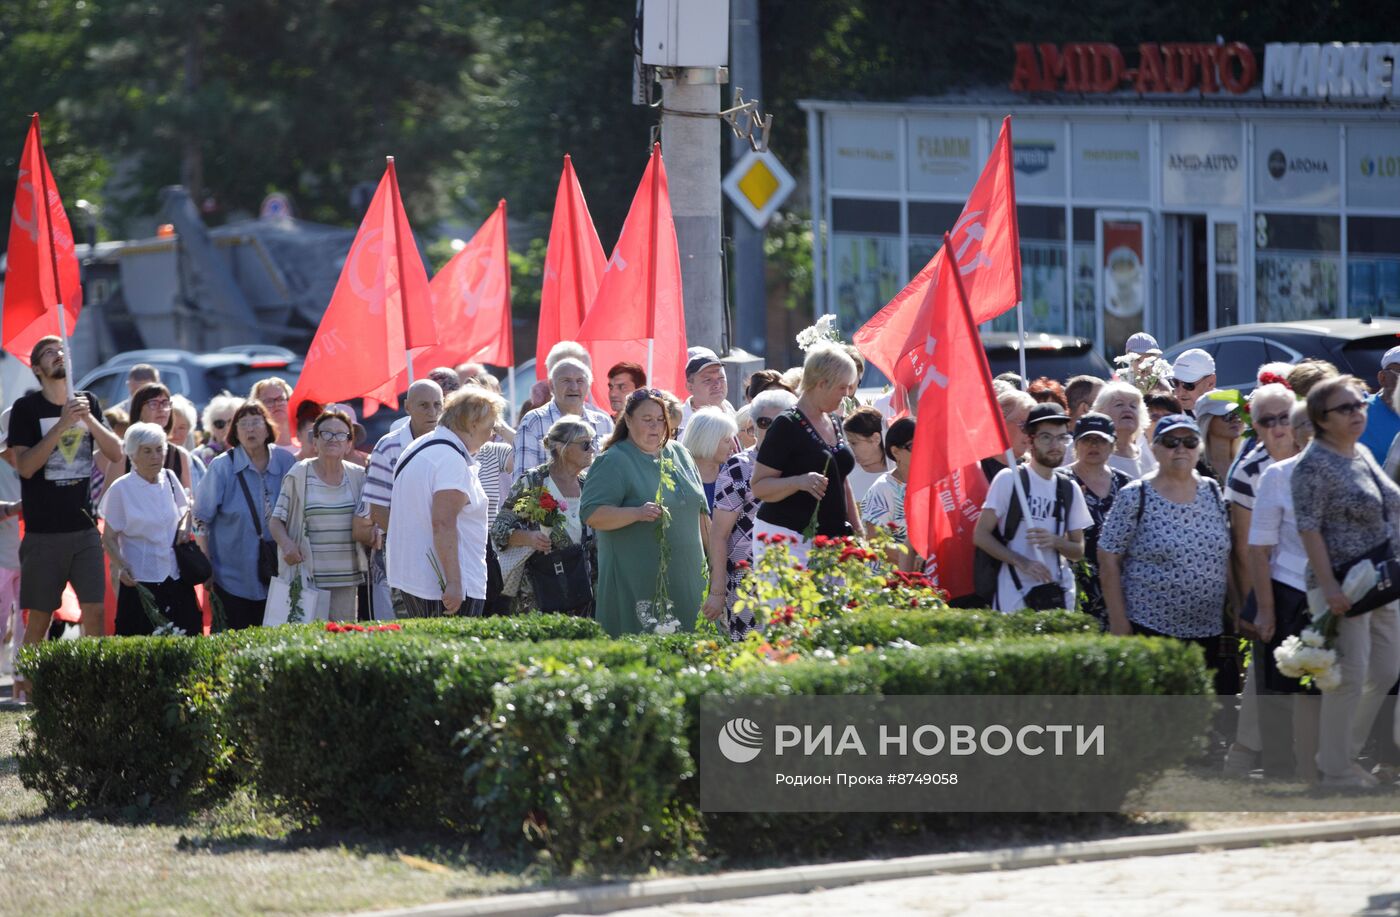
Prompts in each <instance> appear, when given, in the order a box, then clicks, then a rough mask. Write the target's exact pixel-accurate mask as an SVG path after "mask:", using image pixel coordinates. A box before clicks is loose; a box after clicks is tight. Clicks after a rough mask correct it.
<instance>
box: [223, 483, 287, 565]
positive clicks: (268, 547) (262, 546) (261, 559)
mask: <svg viewBox="0 0 1400 917" xmlns="http://www.w3.org/2000/svg"><path fill="white" fill-rule="evenodd" d="M233 476H234V477H236V478H238V486H239V487H241V488H243V499H244V500H247V501H248V514H249V515H250V516H252V517H253V528H254V529H255V530H256V531H257V533H258V582H260V583H262V584H263V585H264V586H266V585H267V584H268V583H270V582H272V578H273V577H274V576H276V575H277V542H275V541H272V540H271V539H268V538H264V537H263V527H262V517H261V516H260V515H259V514H258V510H257V507H256V506H255V505H254V503H253V494H252V493H251V492H250V491H249V490H248V482H247V481H245V480H243V475H241V474H239V473H238V472H236V471H235V472H234V473H233Z"/></svg>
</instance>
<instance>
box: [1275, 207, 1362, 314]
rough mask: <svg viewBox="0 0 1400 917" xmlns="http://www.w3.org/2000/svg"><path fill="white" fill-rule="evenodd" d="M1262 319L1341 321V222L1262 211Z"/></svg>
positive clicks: (1332, 219)
mask: <svg viewBox="0 0 1400 917" xmlns="http://www.w3.org/2000/svg"><path fill="white" fill-rule="evenodd" d="M1254 234H1255V238H1254V242H1255V257H1254V277H1255V284H1254V288H1255V306H1256V315H1257V317H1258V320H1259V321H1261V322H1292V321H1299V320H1301V319H1309V318H1336V317H1337V315H1338V314H1339V311H1340V309H1339V307H1340V305H1341V303H1340V295H1339V290H1338V282H1339V277H1340V274H1341V263H1342V259H1341V220H1340V219H1339V218H1338V217H1335V216H1306V215H1297V214H1278V213H1260V214H1256V215H1255V218H1254Z"/></svg>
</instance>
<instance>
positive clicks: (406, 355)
mask: <svg viewBox="0 0 1400 917" xmlns="http://www.w3.org/2000/svg"><path fill="white" fill-rule="evenodd" d="M384 164H385V166H386V168H388V170H389V171H390V172H391V173H392V174H393V180H392V181H390V182H389V190H390V191H392V192H393V194H394V214H393V216H394V260H396V261H397V262H398V263H399V315H400V316H402V322H403V340H404V348H403V359H404V362H405V363H407V364H408V384H409V385H412V384H413V349H412V348H410V347H409V346H408V297H407V296H405V295H404V288H403V239H401V238H400V237H399V220H398V215H399V211H400V210H402V209H403V201H401V200H400V199H399V173H398V170H397V169H395V168H394V157H392V156H385V157H384Z"/></svg>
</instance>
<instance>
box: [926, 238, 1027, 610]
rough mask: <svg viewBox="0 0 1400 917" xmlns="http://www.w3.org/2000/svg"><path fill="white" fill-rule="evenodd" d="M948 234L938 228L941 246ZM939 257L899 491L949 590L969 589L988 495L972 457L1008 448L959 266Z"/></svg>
mask: <svg viewBox="0 0 1400 917" xmlns="http://www.w3.org/2000/svg"><path fill="white" fill-rule="evenodd" d="M948 245H949V237H948V236H947V235H946V234H945V235H944V236H943V246H944V248H947V247H948ZM952 265H953V262H952V261H949V260H947V259H942V260H940V261H939V262H938V267H939V270H938V273H937V274H935V275H934V277H933V282H932V283H931V284H930V286H929V288H928V293H927V295H926V301H925V302H923V303H921V304H920V308H919V314H920V315H926V316H928V319H929V321H928V324H927V325H925V326H924V328H923V329H922V331H921V334H922V335H923V338H922V340H921V341H920V346H919V348H918V349H917V350H916V351H915V352H914V353H912V354H911V355H910V356H911V359H912V360H913V361H914V362H915V363H917V364H918V374H919V377H920V378H921V379H922V381H921V383H920V388H919V389H917V390H915V392H914V394H915V395H916V396H917V398H918V405H919V420H918V424H917V426H916V427H915V428H914V461H913V464H912V466H911V468H910V472H909V487H908V489H907V490H906V491H905V495H904V510H905V519H906V520H907V522H908V526H909V544H910V545H912V546H913V548H914V550H915V551H918V552H919V554H921V555H922V556H924V557H927V558H929V559H930V560H931V561H935V562H936V570H937V576H938V584H939V587H940V588H942V589H945V590H947V592H948V594H949V595H951V596H954V597H956V596H962V595H968V594H969V593H971V592H972V589H973V586H972V558H973V552H974V546H973V543H972V530H973V528H974V527H975V526H976V525H977V517H978V516H980V515H981V514H982V501H983V500H985V499H986V497H987V479H986V478H985V477H984V476H983V474H982V469H981V468H980V467H979V465H978V463H979V462H980V461H981V460H982V459H984V458H986V457H987V456H989V455H999V454H1001V453H1003V452H1005V451H1006V450H1007V449H1008V448H1009V444H1008V443H1007V441H1006V430H1005V428H1004V427H1003V426H1002V422H1001V410H1000V408H999V407H998V406H997V399H996V395H995V394H994V393H993V392H992V373H991V370H990V369H988V368H987V352H986V351H985V350H983V348H982V340H981V338H980V337H979V336H978V334H977V324H976V320H975V319H974V318H973V315H972V310H971V308H970V307H969V305H968V302H967V295H966V292H965V291H964V290H963V285H962V278H961V277H960V276H959V272H958V271H956V270H953V268H952Z"/></svg>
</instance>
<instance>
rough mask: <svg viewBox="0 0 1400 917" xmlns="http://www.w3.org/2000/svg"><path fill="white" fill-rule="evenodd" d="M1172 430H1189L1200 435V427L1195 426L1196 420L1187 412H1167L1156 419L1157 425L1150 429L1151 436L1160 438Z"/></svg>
mask: <svg viewBox="0 0 1400 917" xmlns="http://www.w3.org/2000/svg"><path fill="white" fill-rule="evenodd" d="M1173 430H1190V431H1191V432H1192V433H1195V434H1196V435H1197V436H1200V435H1201V428H1200V427H1198V426H1196V421H1195V420H1194V419H1193V418H1192V417H1191V416H1190V415H1188V414H1168V415H1167V416H1166V417H1163V418H1162V419H1161V420H1159V421H1157V426H1156V427H1154V428H1153V430H1152V438H1153V439H1154V440H1155V439H1161V438H1162V437H1163V436H1165V435H1167V434H1168V433H1170V432H1172V431H1173Z"/></svg>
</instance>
